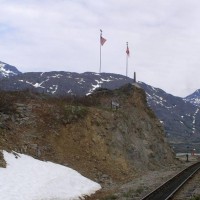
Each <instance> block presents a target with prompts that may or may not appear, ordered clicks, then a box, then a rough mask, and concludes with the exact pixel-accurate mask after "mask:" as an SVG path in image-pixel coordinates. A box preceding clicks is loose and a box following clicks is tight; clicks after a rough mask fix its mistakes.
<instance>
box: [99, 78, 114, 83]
mask: <svg viewBox="0 0 200 200" xmlns="http://www.w3.org/2000/svg"><path fill="white" fill-rule="evenodd" d="M101 81H103V82H110V81H112V80H111V79H103V78H101Z"/></svg>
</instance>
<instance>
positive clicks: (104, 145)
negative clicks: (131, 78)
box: [0, 85, 175, 186]
mask: <svg viewBox="0 0 200 200" xmlns="http://www.w3.org/2000/svg"><path fill="white" fill-rule="evenodd" d="M13 95H14V96H15V94H13ZM24 96H25V95H24ZM15 98H16V101H15V103H14V105H15V106H16V108H17V109H16V113H11V114H8V117H9V119H12V120H8V121H7V123H8V126H9V127H10V129H11V130H4V131H3V134H2V135H1V134H0V137H1V138H0V149H5V150H15V151H16V152H21V153H25V154H29V155H32V156H34V157H37V158H39V159H43V160H50V161H53V162H56V163H60V164H63V165H66V164H67V165H68V166H69V167H72V168H73V169H75V170H78V171H79V172H81V173H82V174H83V175H85V176H87V177H89V178H91V179H93V180H98V182H101V183H102V185H103V186H106V185H110V184H114V183H117V182H126V181H128V180H130V179H132V178H134V177H136V176H138V175H139V174H141V173H144V171H148V170H155V169H158V168H161V167H163V166H166V165H168V164H171V163H174V162H175V159H174V154H173V152H172V151H171V149H170V147H169V145H168V144H167V143H166V142H165V139H164V132H163V128H162V125H161V123H160V122H159V121H158V119H157V118H156V116H155V115H154V113H153V112H152V110H150V109H149V107H148V106H147V102H146V97H145V93H144V91H143V90H142V89H140V88H138V87H135V86H132V85H126V86H124V87H122V88H120V89H117V90H113V91H111V90H101V91H96V92H95V93H94V94H92V95H91V96H88V97H87V98H86V99H84V101H83V103H82V104H81V103H80V102H81V101H78V102H79V103H77V102H76V99H74V100H73V102H71V101H70V102H67V100H65V99H64V100H60V99H52V98H50V97H48V98H47V97H45V98H44V97H42V96H37V95H36V96H35V97H34V96H33V95H32V96H31V97H28V96H27V95H26V96H25V97H24V98H22V97H20V98H18V95H17V96H15ZM113 100H114V101H116V102H118V103H119V105H120V106H119V108H118V109H117V110H116V109H112V108H111V102H112V101H113ZM88 102H90V104H91V105H92V106H89V103H88ZM85 105H87V106H85ZM4 121H6V120H4ZM13 122H14V123H13Z"/></svg>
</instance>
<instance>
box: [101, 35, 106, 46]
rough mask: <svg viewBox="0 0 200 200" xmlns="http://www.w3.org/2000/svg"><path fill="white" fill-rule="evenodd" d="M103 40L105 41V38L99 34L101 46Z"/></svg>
mask: <svg viewBox="0 0 200 200" xmlns="http://www.w3.org/2000/svg"><path fill="white" fill-rule="evenodd" d="M105 42H106V39H105V38H103V37H102V36H100V43H101V46H103V45H104V43H105Z"/></svg>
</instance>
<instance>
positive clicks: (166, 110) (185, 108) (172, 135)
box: [0, 71, 200, 151]
mask: <svg viewBox="0 0 200 200" xmlns="http://www.w3.org/2000/svg"><path fill="white" fill-rule="evenodd" d="M127 83H131V84H133V83H134V80H133V79H131V78H129V77H126V76H123V75H120V74H113V73H100V74H99V73H94V72H85V73H76V72H64V71H52V72H27V73H23V74H22V73H20V74H18V75H15V76H10V77H9V78H4V79H2V80H0V90H4V91H22V90H30V91H34V92H39V93H44V94H48V95H54V96H84V95H89V94H92V93H93V92H94V91H95V90H96V89H97V88H107V89H111V90H112V89H117V88H119V87H121V86H123V85H125V84H127ZM137 84H138V85H139V86H140V87H141V88H143V89H144V90H145V92H146V98H147V102H148V105H149V106H150V108H151V109H152V110H153V111H154V112H155V113H156V115H157V117H158V118H159V119H160V122H161V123H162V124H163V127H164V128H165V133H166V136H167V137H168V140H169V141H170V143H171V145H172V146H173V148H175V150H177V151H184V148H185V146H188V145H189V146H191V148H193V145H190V143H191V142H192V143H195V142H197V143H198V141H199V142H200V139H199V138H200V112H199V108H198V105H197V104H195V103H194V101H192V98H193V100H194V98H196V99H197V97H198V95H197V94H196V96H195V97H194V95H193V96H190V95H189V96H188V97H187V98H181V97H176V96H173V95H171V94H168V93H166V92H165V91H164V90H162V89H160V88H155V87H153V86H150V85H147V84H145V83H142V82H137ZM190 101H191V102H190ZM177 143H179V144H181V145H178V146H177ZM186 143H187V144H186Z"/></svg>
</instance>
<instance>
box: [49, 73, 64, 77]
mask: <svg viewBox="0 0 200 200" xmlns="http://www.w3.org/2000/svg"><path fill="white" fill-rule="evenodd" d="M61 76H63V75H62V74H55V75H54V76H51V77H52V78H60V77H61Z"/></svg>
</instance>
